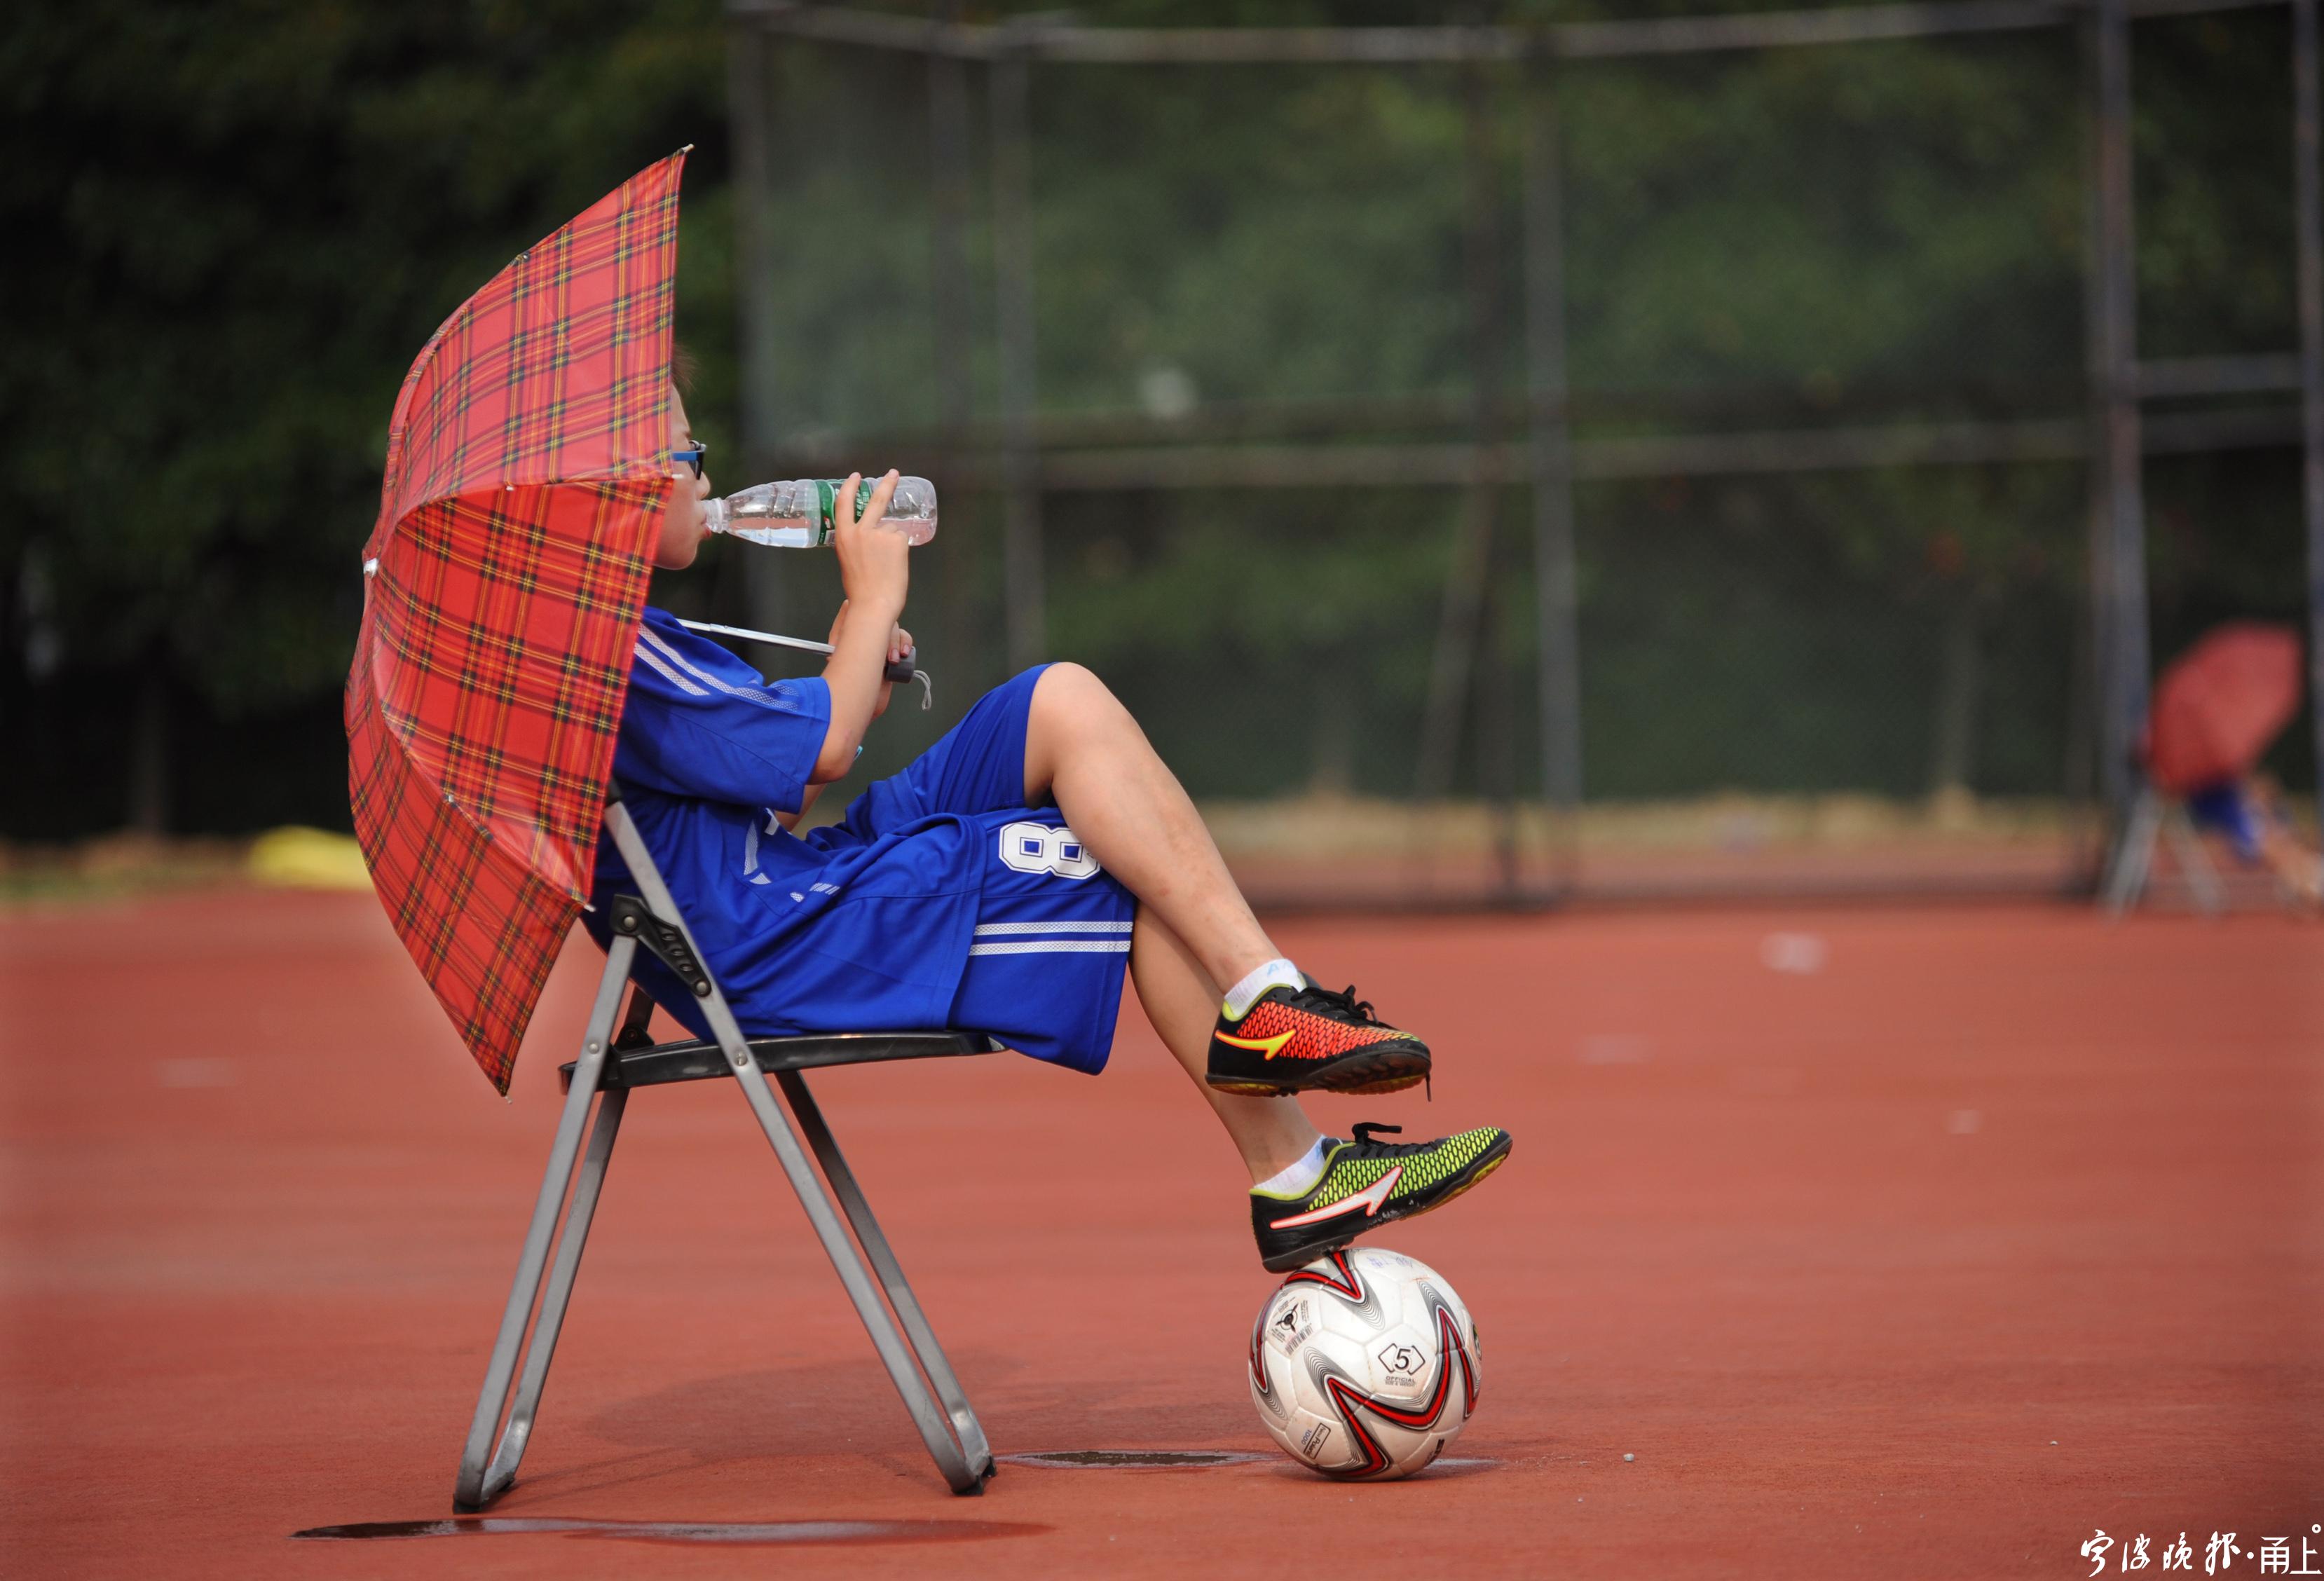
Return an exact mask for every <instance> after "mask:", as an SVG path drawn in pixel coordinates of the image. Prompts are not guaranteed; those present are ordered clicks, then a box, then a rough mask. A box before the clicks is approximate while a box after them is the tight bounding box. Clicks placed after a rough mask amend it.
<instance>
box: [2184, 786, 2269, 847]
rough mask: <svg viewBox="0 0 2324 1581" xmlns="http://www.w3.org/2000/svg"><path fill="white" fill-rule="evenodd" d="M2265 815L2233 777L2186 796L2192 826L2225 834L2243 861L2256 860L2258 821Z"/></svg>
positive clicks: (2228, 842) (2258, 842)
mask: <svg viewBox="0 0 2324 1581" xmlns="http://www.w3.org/2000/svg"><path fill="white" fill-rule="evenodd" d="M2265 815H2266V814H2265V813H2263V812H2262V811H2261V809H2260V808H2259V807H2258V806H2256V805H2255V804H2254V801H2253V798H2252V797H2250V796H2248V795H2245V794H2244V787H2243V786H2242V784H2241V783H2240V782H2238V781H2236V780H2232V779H2223V780H2220V781H2219V782H2218V783H2217V784H2216V785H2207V786H2203V788H2202V789H2200V790H2197V791H2190V792H2189V793H2188V795H2187V816H2188V817H2189V818H2190V820H2191V821H2192V822H2193V823H2194V825H2195V827H2196V828H2198V829H2216V830H2218V832H2220V833H2221V834H2224V835H2226V836H2227V844H2228V846H2229V847H2230V848H2231V849H2232V850H2234V851H2235V853H2236V856H2237V857H2238V858H2240V859H2242V860H2243V861H2244V862H2246V864H2253V863H2256V862H2257V861H2258V860H2259V853H2260V837H2261V833H2262V831H2261V828H2260V820H2261V819H2262V818H2263V817H2264V816H2265Z"/></svg>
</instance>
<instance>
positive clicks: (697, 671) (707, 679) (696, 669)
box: [638, 626, 795, 713]
mask: <svg viewBox="0 0 2324 1581" xmlns="http://www.w3.org/2000/svg"><path fill="white" fill-rule="evenodd" d="M649 642H650V643H651V644H653V646H654V647H655V648H659V650H660V651H661V656H662V657H664V658H666V659H668V660H669V662H670V663H672V664H674V665H676V666H678V668H680V669H682V670H684V671H685V672H686V673H687V675H689V676H693V677H694V678H695V679H696V680H697V681H700V682H701V683H702V684H703V685H705V686H715V687H716V688H717V689H718V690H719V691H721V692H724V693H725V694H726V695H728V696H729V697H740V698H742V699H744V700H745V701H747V702H752V703H758V704H760V705H761V707H765V708H771V709H773V710H775V711H776V712H778V713H790V712H795V711H794V710H792V709H789V708H786V707H784V706H783V704H782V703H780V702H779V701H777V700H776V699H775V698H774V697H773V696H772V695H770V694H768V693H767V692H764V691H762V690H761V689H760V688H759V687H756V686H730V685H727V684H726V683H725V682H724V681H722V680H720V679H719V678H718V677H717V676H714V675H712V674H711V673H710V672H709V671H707V670H705V669H704V668H702V666H699V665H696V664H695V663H693V662H691V661H690V660H688V659H687V657H686V656H685V655H684V654H682V653H680V652H678V649H676V648H672V647H671V646H670V645H669V643H667V642H665V641H663V640H662V639H660V638H659V637H657V636H655V635H654V633H653V632H652V630H650V629H649V628H647V627H644V626H641V627H639V628H638V643H639V648H638V657H641V658H647V659H650V657H651V656H650V655H649V654H648V653H647V652H646V650H645V647H644V645H645V644H647V643H649ZM654 667H655V668H656V669H662V666H659V665H655V666H654ZM662 673H663V674H664V675H669V671H668V670H662ZM671 679H673V680H676V679H677V677H676V676H671ZM679 685H685V683H684V682H679ZM687 691H689V692H695V693H696V695H697V696H700V695H703V694H701V693H700V692H698V691H696V688H694V687H692V686H687Z"/></svg>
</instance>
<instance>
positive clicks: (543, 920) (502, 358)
mask: <svg viewBox="0 0 2324 1581" xmlns="http://www.w3.org/2000/svg"><path fill="white" fill-rule="evenodd" d="M684 162H685V154H684V152H683V151H681V152H679V153H677V154H674V155H672V156H671V157H670V158H669V159H667V160H664V161H661V162H660V163H659V164H657V165H655V166H653V167H651V168H650V169H649V170H644V171H642V172H641V173H640V174H639V175H638V176H636V177H635V178H633V179H632V180H630V181H629V182H627V183H626V184H624V185H623V186H622V188H619V189H618V190H616V191H614V192H613V193H612V194H611V195H609V196H608V197H606V198H604V199H602V200H601V201H599V202H598V203H597V204H595V206H594V207H591V208H590V209H588V210H587V212H586V213H584V214H582V215H581V216H579V217H577V218H576V219H575V220H573V221H572V222H571V223H570V224H569V225H566V226H565V227H564V228H563V229H561V230H559V231H558V232H557V233H556V234H554V235H552V236H550V237H549V238H548V239H547V240H546V241H543V242H542V243H540V244H539V245H538V246H536V247H534V248H532V249H531V250H530V252H527V253H519V254H518V255H517V257H516V259H515V261H514V262H512V263H511V264H510V265H509V266H508V267H507V268H506V269H504V270H503V271H501V272H500V273H499V274H498V275H497V276H495V277H494V278H493V280H492V281H491V283H490V284H488V285H486V286H485V287H484V289H483V290H480V291H478V292H477V293H476V294H475V296H473V297H471V298H469V299H468V300H467V301H466V302H464V303H462V304H461V306H460V308H458V310H457V311H456V312H455V313H453V315H452V316H451V317H449V318H447V320H445V322H444V326H443V327H442V328H441V329H438V331H437V332H436V335H435V337H434V338H433V339H431V340H430V341H429V343H428V345H427V346H426V347H425V348H424V349H422V350H421V352H420V356H419V360H418V361H416V362H414V363H412V364H411V372H410V374H409V375H407V376H406V378H405V379H404V381H403V390H402V392H401V394H400V395H399V396H397V398H396V402H395V413H394V416H393V417H392V418H391V419H390V422H389V426H388V439H387V476H386V482H385V483H384V485H383V487H382V489H381V491H380V511H379V520H378V522H377V524H376V525H375V526H374V528H373V529H372V535H371V539H370V541H369V543H367V544H366V545H365V546H364V615H363V628H362V630H361V632H360V634H359V635H358V636H357V639H356V641H355V664H354V666H353V668H352V669H351V670H350V671H349V673H348V676H347V694H346V725H347V756H348V768H347V777H348V791H349V795H350V797H351V799H352V800H353V803H354V806H355V837H356V839H357V840H359V841H361V842H362V844H363V850H364V858H365V859H366V860H367V861H368V862H369V863H370V865H371V872H372V879H373V883H374V887H376V889H377V890H378V893H379V897H380V900H381V902H382V903H383V905H385V906H386V908H387V915H388V917H389V919H390V920H391V921H392V923H393V924H394V926H395V931H396V933H397V934H398V935H399V936H400V937H401V939H402V940H403V942H404V945H405V947H406V948H407V949H409V950H410V951H411V958H412V960H413V961H417V962H418V963H419V966H420V972H421V974H422V975H423V976H425V977H426V978H427V979H428V983H429V987H430V988H433V989H435V991H436V997H437V998H438V1000H440V1001H441V1002H442V1004H443V1006H444V1008H445V1010H446V1012H447V1013H448V1014H449V1015H450V1016H451V1017H452V1024H453V1025H455V1026H456V1027H457V1028H458V1029H459V1032H460V1036H461V1037H462V1038H463V1039H464V1040H465V1041H466V1043H467V1045H468V1050H469V1052H471V1053H473V1054H474V1055H475V1059H476V1062H477V1063H478V1064H479V1065H481V1066H483V1067H484V1074H485V1075H486V1076H488V1077H490V1078H491V1079H492V1081H493V1086H495V1087H497V1088H498V1089H500V1090H501V1091H502V1092H503V1093H505V1092H506V1091H507V1090H508V1086H509V1077H510V1073H511V1071H512V1070H513V1068H514V1066H515V1062H516V1052H517V1046H518V1044H519V1043H521V1042H522V1041H523V1038H524V1029H525V1025H526V1023H527V1022H529V1021H530V1019H531V1017H532V1011H533V1007H534V1005H535V1004H536V1003H537V1002H538V1001H539V997H540V989H541V985H542V984H543V983H544V982H546V981H547V980H548V977H549V967H550V966H551V965H552V964H553V963H554V962H555V961H556V959H557V952H558V949H559V948H560V947H561V946H562V945H563V943H564V942H565V938H566V935H567V933H568V932H569V931H570V929H571V927H572V924H573V920H574V918H575V916H576V915H577V914H578V912H579V909H580V907H581V905H582V904H583V902H584V901H585V900H586V898H587V896H588V885H589V876H590V870H591V866H592V861H591V857H592V852H593V850H594V849H595V843H596V832H597V828H598V821H599V818H600V816H601V815H602V813H603V811H604V790H605V783H606V779H607V777H608V776H609V775H610V774H611V772H612V768H613V744H614V734H615V731H617V729H618V728H619V726H620V723H621V714H622V694H623V692H624V689H625V688H626V687H627V685H628V684H629V671H630V657H631V649H632V645H633V644H634V643H635V642H636V639H637V636H636V633H637V624H638V618H639V612H640V611H641V608H642V607H643V605H644V602H645V593H646V580H647V576H648V574H649V571H650V562H649V559H648V556H649V553H650V548H651V546H652V543H653V540H654V537H655V534H656V533H657V531H658V530H659V519H660V515H661V511H662V508H663V505H664V502H665V501H666V500H667V499H668V497H669V490H670V488H671V487H672V483H671V480H670V477H669V463H668V458H667V457H666V456H665V455H664V454H663V453H664V452H665V451H667V450H668V449H669V427H668V424H669V411H668V396H667V388H668V381H669V354H670V307H671V299H672V296H673V290H672V286H673V277H674V274H675V271H676V268H677V262H678V178H679V173H680V170H681V169H682V167H683V165H684Z"/></svg>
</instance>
